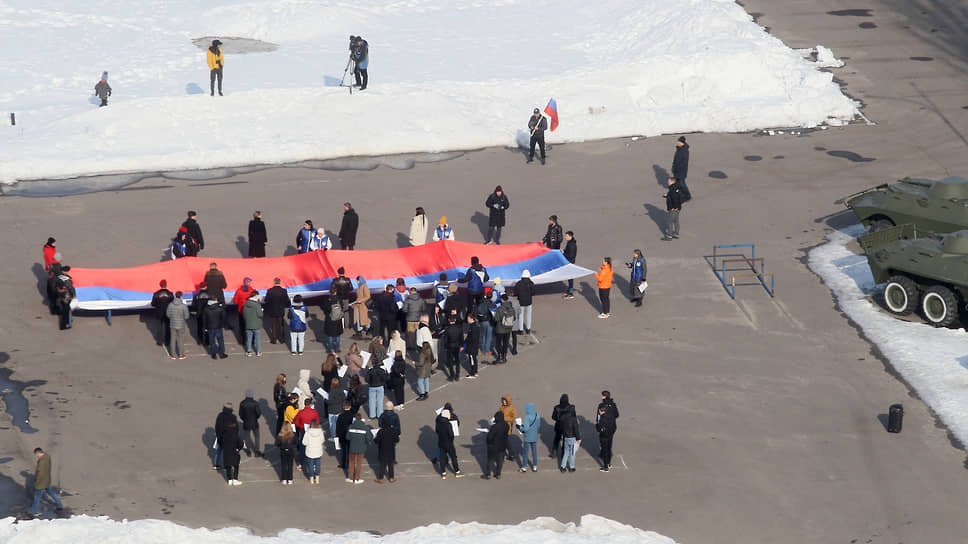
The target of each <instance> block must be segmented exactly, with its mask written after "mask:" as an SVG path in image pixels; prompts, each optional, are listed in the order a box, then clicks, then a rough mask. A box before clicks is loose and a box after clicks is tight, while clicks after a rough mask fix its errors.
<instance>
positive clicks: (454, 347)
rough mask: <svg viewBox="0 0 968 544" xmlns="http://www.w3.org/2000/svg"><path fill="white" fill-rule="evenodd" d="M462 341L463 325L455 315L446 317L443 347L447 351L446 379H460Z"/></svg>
mask: <svg viewBox="0 0 968 544" xmlns="http://www.w3.org/2000/svg"><path fill="white" fill-rule="evenodd" d="M463 343H464V327H463V325H462V324H461V323H460V322H458V321H457V316H455V315H450V316H448V317H447V328H446V329H444V349H445V350H446V352H447V359H446V361H447V363H446V364H447V373H448V376H447V381H449V382H456V381H460V350H461V346H462V345H463Z"/></svg>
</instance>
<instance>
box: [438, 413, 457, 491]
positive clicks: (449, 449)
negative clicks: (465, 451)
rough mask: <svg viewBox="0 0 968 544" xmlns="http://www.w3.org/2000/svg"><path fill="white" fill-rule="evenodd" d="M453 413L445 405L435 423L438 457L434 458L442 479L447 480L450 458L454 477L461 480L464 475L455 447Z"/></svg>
mask: <svg viewBox="0 0 968 544" xmlns="http://www.w3.org/2000/svg"><path fill="white" fill-rule="evenodd" d="M450 422H451V413H450V409H448V408H447V405H446V404H445V405H444V409H443V410H441V411H440V415H438V416H437V419H436V420H435V422H434V431H435V432H436V433H437V452H438V455H437V457H435V458H434V460H435V462H436V465H437V469H438V472H439V473H440V479H441V480H446V479H447V458H448V457H449V458H450V462H451V465H452V468H453V471H454V476H455V477H457V478H461V477H463V476H464V473H463V472H461V471H460V466H459V465H458V462H457V449H456V448H455V447H454V427H453V426H452V425H451V423H450Z"/></svg>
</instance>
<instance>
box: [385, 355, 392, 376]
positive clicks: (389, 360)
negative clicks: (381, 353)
mask: <svg viewBox="0 0 968 544" xmlns="http://www.w3.org/2000/svg"><path fill="white" fill-rule="evenodd" d="M391 367H393V357H387V358H386V359H384V360H383V370H386V371H387V373H388V374H389V373H390V368H391Z"/></svg>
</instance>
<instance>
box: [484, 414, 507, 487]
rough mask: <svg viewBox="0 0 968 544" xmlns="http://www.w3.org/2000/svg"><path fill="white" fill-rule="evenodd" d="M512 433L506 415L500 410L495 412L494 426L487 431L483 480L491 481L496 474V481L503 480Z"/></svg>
mask: <svg viewBox="0 0 968 544" xmlns="http://www.w3.org/2000/svg"><path fill="white" fill-rule="evenodd" d="M510 432H511V427H510V426H509V425H508V424H507V422H506V421H504V414H503V413H502V412H501V411H500V410H498V411H497V412H494V424H493V425H491V428H490V429H489V430H488V431H487V464H486V465H485V466H484V474H481V478H482V479H484V480H490V479H491V474H494V478H495V479H497V480H500V479H501V468H503V467H504V454H505V452H506V451H507V449H508V433H510Z"/></svg>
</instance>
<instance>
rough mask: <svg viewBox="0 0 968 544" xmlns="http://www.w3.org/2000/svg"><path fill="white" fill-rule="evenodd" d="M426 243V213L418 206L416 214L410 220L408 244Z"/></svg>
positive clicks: (420, 244)
mask: <svg viewBox="0 0 968 544" xmlns="http://www.w3.org/2000/svg"><path fill="white" fill-rule="evenodd" d="M426 243H427V214H426V213H424V209H423V208H420V207H418V208H417V213H416V215H414V216H413V219H411V220H410V245H412V246H422V245H424V244H426Z"/></svg>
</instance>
